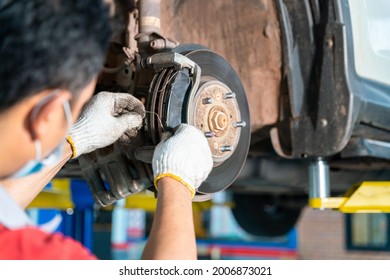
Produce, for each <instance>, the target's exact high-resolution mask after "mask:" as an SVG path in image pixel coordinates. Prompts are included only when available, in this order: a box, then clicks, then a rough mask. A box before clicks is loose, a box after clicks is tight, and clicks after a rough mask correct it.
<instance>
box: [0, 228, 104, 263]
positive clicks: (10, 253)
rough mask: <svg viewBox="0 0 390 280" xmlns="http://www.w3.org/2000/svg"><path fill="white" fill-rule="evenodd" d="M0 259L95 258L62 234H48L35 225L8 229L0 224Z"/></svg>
mask: <svg viewBox="0 0 390 280" xmlns="http://www.w3.org/2000/svg"><path fill="white" fill-rule="evenodd" d="M0 259H6V260H54V259H56V260H60V259H61V260H96V257H95V256H94V255H92V254H91V253H90V252H89V251H88V250H87V249H86V248H85V247H83V246H82V245H81V243H79V242H77V241H75V240H73V239H71V238H68V237H65V236H64V235H62V234H59V233H55V234H49V233H46V232H43V231H41V230H39V229H38V228H35V227H31V226H29V227H24V228H20V229H14V230H10V229H7V228H5V227H4V226H3V225H0Z"/></svg>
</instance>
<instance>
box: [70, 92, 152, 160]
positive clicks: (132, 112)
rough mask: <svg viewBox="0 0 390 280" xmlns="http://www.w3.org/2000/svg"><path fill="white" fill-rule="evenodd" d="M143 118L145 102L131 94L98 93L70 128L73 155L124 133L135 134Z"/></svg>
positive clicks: (112, 141)
mask: <svg viewBox="0 0 390 280" xmlns="http://www.w3.org/2000/svg"><path fill="white" fill-rule="evenodd" d="M144 117H145V108H144V105H143V104H142V102H141V101H139V100H138V99H137V98H135V97H133V96H132V95H130V94H127V93H111V92H100V93H98V94H97V95H95V96H94V97H93V98H92V100H91V101H90V102H89V103H88V104H87V105H86V107H85V108H84V110H83V112H82V113H81V116H80V119H79V120H78V121H77V123H76V124H75V126H74V127H73V128H72V129H71V130H70V131H69V138H68V142H69V143H70V144H71V146H72V150H73V156H72V158H75V157H78V156H80V155H82V154H86V153H90V152H92V151H94V150H96V149H99V148H103V147H106V146H108V145H111V144H112V143H114V142H115V141H117V140H118V139H119V138H120V137H121V136H122V135H124V133H125V132H126V135H134V136H135V135H136V134H137V130H139V129H140V128H141V126H142V119H143V118H144Z"/></svg>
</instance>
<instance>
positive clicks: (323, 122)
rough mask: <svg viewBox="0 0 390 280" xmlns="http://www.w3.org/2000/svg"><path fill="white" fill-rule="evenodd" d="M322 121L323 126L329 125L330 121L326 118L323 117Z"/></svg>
mask: <svg viewBox="0 0 390 280" xmlns="http://www.w3.org/2000/svg"><path fill="white" fill-rule="evenodd" d="M320 123H321V126H322V127H327V126H328V121H327V120H326V119H321V121H320Z"/></svg>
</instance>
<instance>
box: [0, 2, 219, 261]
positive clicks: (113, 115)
mask: <svg viewBox="0 0 390 280" xmlns="http://www.w3.org/2000/svg"><path fill="white" fill-rule="evenodd" d="M0 38H2V41H1V43H0V61H1V67H0V131H1V137H0V178H1V180H0V185H1V186H0V259H95V258H96V257H95V256H93V255H92V254H91V253H90V252H89V251H88V250H87V249H86V248H84V247H82V245H81V244H80V243H78V242H76V241H74V240H72V239H70V238H67V237H64V236H63V235H61V234H58V233H56V234H52V233H46V232H43V231H42V230H40V229H39V228H37V227H34V226H33V225H32V223H31V221H30V220H29V218H28V216H27V214H26V213H25V212H24V210H23V209H24V208H25V207H26V206H27V205H28V204H29V203H30V202H31V201H32V200H33V199H34V198H35V197H36V195H37V194H38V193H39V192H40V191H41V190H42V189H43V188H44V186H46V185H47V183H48V182H49V181H50V180H51V179H52V178H53V177H54V176H55V174H56V173H57V172H58V171H59V170H60V169H61V167H62V166H63V165H64V164H65V163H66V162H67V161H68V160H69V159H71V158H77V157H78V156H80V155H82V154H86V153H89V152H91V151H94V150H95V149H99V148H102V147H105V146H108V145H110V144H112V143H113V142H115V141H117V140H118V139H119V140H120V139H122V138H126V137H130V136H131V135H134V134H136V132H137V130H138V129H140V128H141V126H142V123H143V121H142V119H143V117H144V114H145V112H144V107H143V104H142V103H141V102H140V101H139V100H138V99H136V98H135V97H132V96H131V95H130V94H125V93H115V94H114V93H109V92H100V93H98V94H96V95H95V96H93V97H92V95H93V91H94V89H95V85H96V81H97V75H98V73H99V70H100V69H101V67H102V64H103V61H104V57H105V53H106V47H107V46H108V42H109V38H110V18H109V14H108V9H107V7H106V6H105V4H104V3H103V1H96V0H84V1H78V0H50V1H48V0H18V1H12V0H0ZM91 97H92V99H91ZM90 99H91V101H90V102H88V103H87V101H89V100H90ZM85 103H87V104H86V106H84V105H85ZM81 111H82V112H81ZM80 112H81V115H80V118H77V117H78V116H79V114H80ZM77 119H78V120H77ZM163 138H164V140H163V141H162V142H161V143H160V144H159V145H158V146H157V147H156V149H155V152H154V158H153V171H154V176H155V185H156V188H157V189H158V196H157V210H156V215H155V219H154V222H153V226H152V231H151V234H150V237H149V240H148V242H147V245H146V247H145V250H144V253H143V258H145V259H195V258H196V243H195V233H194V226H193V220H192V198H193V196H194V193H195V192H196V189H197V188H198V187H199V185H200V184H201V183H202V181H204V180H205V179H206V177H207V176H208V174H209V173H210V171H211V168H212V158H211V152H210V149H209V147H208V144H207V140H206V138H205V137H204V136H203V134H202V133H201V132H200V131H199V130H197V129H196V128H195V127H192V126H189V125H184V124H183V125H180V126H179V127H178V128H177V129H176V132H175V133H174V135H168V134H165V135H164V137H163ZM65 139H67V140H65ZM124 140H125V141H127V140H129V138H127V140H126V139H124Z"/></svg>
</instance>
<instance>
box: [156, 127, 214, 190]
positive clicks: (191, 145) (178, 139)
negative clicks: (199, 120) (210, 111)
mask: <svg viewBox="0 0 390 280" xmlns="http://www.w3.org/2000/svg"><path fill="white" fill-rule="evenodd" d="M169 136H170V135H169V133H166V134H165V135H163V140H162V141H161V142H160V143H159V144H158V145H157V147H156V149H155V151H154V155H153V163H152V164H153V173H154V178H155V179H154V185H155V187H156V188H157V185H158V180H159V179H161V178H163V177H170V178H173V179H175V180H177V181H179V182H181V183H182V184H183V185H184V186H185V187H187V188H188V189H189V190H190V192H191V194H192V197H194V195H195V192H196V190H197V189H198V188H199V186H200V185H201V184H202V182H203V181H204V180H206V178H207V176H208V175H209V174H210V172H211V169H212V168H213V159H212V155H211V151H210V147H209V144H208V142H207V139H206V137H205V136H204V135H203V133H202V132H201V131H200V130H198V129H197V128H195V127H194V126H191V125H187V124H181V125H180V126H179V127H178V129H177V130H176V132H175V134H174V135H173V136H171V137H169Z"/></svg>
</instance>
